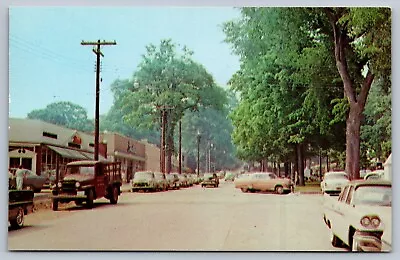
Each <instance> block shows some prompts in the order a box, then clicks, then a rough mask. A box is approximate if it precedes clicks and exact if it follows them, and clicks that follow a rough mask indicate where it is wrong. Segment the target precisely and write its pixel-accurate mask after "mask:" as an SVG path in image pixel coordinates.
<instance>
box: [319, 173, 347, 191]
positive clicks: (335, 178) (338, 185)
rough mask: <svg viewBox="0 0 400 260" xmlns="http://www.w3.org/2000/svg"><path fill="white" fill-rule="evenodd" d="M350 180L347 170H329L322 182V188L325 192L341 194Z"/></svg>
mask: <svg viewBox="0 0 400 260" xmlns="http://www.w3.org/2000/svg"><path fill="white" fill-rule="evenodd" d="M348 182H349V177H348V176H347V174H346V173H345V172H342V171H340V172H339V171H338V172H327V173H325V175H324V180H323V181H322V182H321V190H322V192H323V193H329V194H333V193H336V194H339V193H340V192H341V191H342V188H343V187H344V186H345V185H346V184H347V183H348Z"/></svg>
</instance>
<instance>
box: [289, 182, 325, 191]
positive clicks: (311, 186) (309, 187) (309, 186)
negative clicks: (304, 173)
mask: <svg viewBox="0 0 400 260" xmlns="http://www.w3.org/2000/svg"><path fill="white" fill-rule="evenodd" d="M294 191H295V192H321V186H320V184H319V183H312V184H308V183H306V185H305V186H296V187H295V188H294Z"/></svg>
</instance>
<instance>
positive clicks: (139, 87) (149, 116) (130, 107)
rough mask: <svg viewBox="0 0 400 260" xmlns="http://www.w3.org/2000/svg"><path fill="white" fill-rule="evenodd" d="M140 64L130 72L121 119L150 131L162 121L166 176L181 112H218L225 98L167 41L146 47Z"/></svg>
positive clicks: (204, 73) (185, 52)
mask: <svg viewBox="0 0 400 260" xmlns="http://www.w3.org/2000/svg"><path fill="white" fill-rule="evenodd" d="M146 50H147V52H146V54H144V55H143V60H142V62H141V63H140V64H139V66H138V68H137V70H136V71H135V72H134V75H133V80H132V82H131V83H132V84H131V86H130V88H129V89H130V90H131V91H130V92H129V93H128V94H127V95H124V96H123V98H122V100H121V102H122V104H123V105H122V107H123V109H124V111H125V112H124V113H125V117H124V119H125V120H126V122H128V123H129V124H131V125H137V126H138V127H141V128H147V129H151V128H154V126H155V125H159V124H160V122H161V121H162V120H163V119H162V118H163V117H164V121H166V126H167V131H166V144H167V147H166V152H167V157H168V161H167V172H169V171H170V169H171V155H172V153H173V151H174V144H173V140H174V138H173V136H174V132H175V128H176V124H177V123H178V121H179V120H181V118H182V117H183V115H184V113H185V111H188V110H189V111H197V110H199V108H200V107H204V108H207V107H213V108H216V109H222V107H223V105H224V104H225V103H226V96H225V95H224V94H225V93H224V91H223V90H222V88H220V87H218V86H217V85H216V84H215V82H214V79H213V77H212V76H211V75H210V74H209V73H208V72H207V70H206V69H205V68H204V67H203V66H202V65H201V64H199V63H197V62H195V61H193V59H192V54H193V52H191V51H189V50H188V49H187V48H186V47H184V48H182V51H181V52H177V51H176V46H175V44H173V43H172V42H171V40H162V41H161V43H160V45H159V46H158V47H157V46H154V45H148V46H147V48H146Z"/></svg>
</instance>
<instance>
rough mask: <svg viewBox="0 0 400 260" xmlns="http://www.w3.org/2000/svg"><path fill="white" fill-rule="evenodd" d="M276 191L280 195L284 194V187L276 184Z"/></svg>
mask: <svg viewBox="0 0 400 260" xmlns="http://www.w3.org/2000/svg"><path fill="white" fill-rule="evenodd" d="M275 192H276V193H277V194H279V195H281V194H283V187H282V186H276V187H275Z"/></svg>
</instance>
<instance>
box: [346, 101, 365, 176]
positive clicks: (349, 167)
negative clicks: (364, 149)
mask: <svg viewBox="0 0 400 260" xmlns="http://www.w3.org/2000/svg"><path fill="white" fill-rule="evenodd" d="M361 117H362V111H361V109H360V108H359V106H358V104H354V105H351V106H350V112H349V115H348V117H347V121H346V170H345V171H346V173H347V174H348V175H349V177H350V179H352V180H353V179H359V178H360V125H361Z"/></svg>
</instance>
